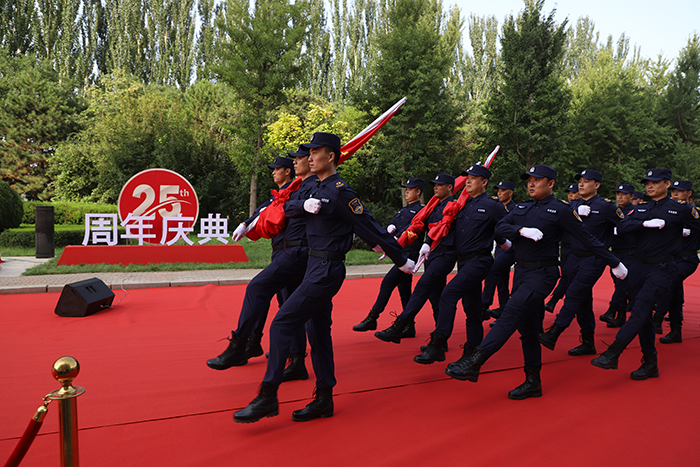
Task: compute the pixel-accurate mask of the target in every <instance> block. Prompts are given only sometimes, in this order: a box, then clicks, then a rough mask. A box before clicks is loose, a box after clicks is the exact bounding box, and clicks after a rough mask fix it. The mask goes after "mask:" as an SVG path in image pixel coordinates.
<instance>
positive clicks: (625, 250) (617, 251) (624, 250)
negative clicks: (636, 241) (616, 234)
mask: <svg viewBox="0 0 700 467" xmlns="http://www.w3.org/2000/svg"><path fill="white" fill-rule="evenodd" d="M630 251H633V249H632V248H619V249H618V248H613V249H612V252H613V253H615V254H616V255H624V254H625V253H629V252H630Z"/></svg>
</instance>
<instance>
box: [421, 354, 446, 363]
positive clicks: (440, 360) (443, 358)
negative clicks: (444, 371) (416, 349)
mask: <svg viewBox="0 0 700 467" xmlns="http://www.w3.org/2000/svg"><path fill="white" fill-rule="evenodd" d="M413 361H414V362H416V363H420V364H421V365H430V364H432V363H435V362H444V361H445V356H444V355H443V356H442V357H438V358H436V359H434V360H419V359H418V357H413Z"/></svg>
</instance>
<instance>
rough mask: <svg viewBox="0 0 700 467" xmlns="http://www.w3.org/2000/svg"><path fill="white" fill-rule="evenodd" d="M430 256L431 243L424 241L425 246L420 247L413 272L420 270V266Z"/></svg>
mask: <svg viewBox="0 0 700 467" xmlns="http://www.w3.org/2000/svg"><path fill="white" fill-rule="evenodd" d="M428 256H430V245H428V244H427V243H424V244H423V246H421V247H420V254H419V255H418V261H416V267H415V268H413V272H416V271H418V268H419V267H420V265H421V264H423V262H424V261H425V260H426V259H428Z"/></svg>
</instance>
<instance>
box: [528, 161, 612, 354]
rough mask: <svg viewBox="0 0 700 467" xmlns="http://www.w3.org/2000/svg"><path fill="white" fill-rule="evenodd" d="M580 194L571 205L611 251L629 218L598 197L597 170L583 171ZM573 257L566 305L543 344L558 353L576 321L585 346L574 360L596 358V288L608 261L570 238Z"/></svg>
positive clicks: (573, 351)
mask: <svg viewBox="0 0 700 467" xmlns="http://www.w3.org/2000/svg"><path fill="white" fill-rule="evenodd" d="M576 178H578V179H579V186H578V192H579V194H580V195H581V198H580V199H578V200H575V201H574V202H573V203H571V207H572V209H574V210H575V211H576V212H577V213H578V215H579V217H581V218H582V219H583V224H584V225H585V226H586V229H587V230H588V231H589V232H590V233H591V235H593V236H594V237H595V238H596V239H598V240H599V241H600V242H601V243H602V244H603V245H605V247H606V248H609V247H610V244H611V243H612V239H613V233H614V229H615V226H616V225H617V223H618V222H619V221H620V220H621V219H623V218H624V217H625V216H624V214H622V211H620V209H619V208H618V207H617V206H616V205H615V204H614V203H613V202H612V201H610V200H607V199H603V198H600V197H599V196H598V188H599V187H600V184H601V182H602V181H603V176H602V175H601V174H600V172H598V171H597V170H592V169H586V170H582V171H581V173H580V174H578V175H577V176H576ZM569 240H570V241H569V245H570V246H571V252H570V253H571V256H569V258H568V259H567V262H566V273H565V274H566V275H567V276H568V277H569V278H570V281H569V285H568V287H567V289H566V298H565V299H564V305H563V306H562V307H561V310H559V314H558V315H557V318H556V320H555V321H554V324H553V325H552V326H551V327H550V328H549V329H548V330H547V332H545V333H542V334H540V343H541V344H542V345H543V346H545V347H546V348H548V349H549V350H554V346H555V345H556V343H557V339H558V338H559V336H560V335H561V333H562V332H564V330H565V329H566V328H567V327H569V325H570V324H571V322H572V321H573V319H574V317H576V320H577V321H578V324H579V326H580V327H581V345H579V346H577V347H575V348H573V349H571V350H569V355H571V356H572V357H580V356H582V355H595V354H596V351H595V340H594V332H595V322H596V319H595V315H594V314H593V286H594V285H595V284H596V282H598V279H600V276H602V275H603V272H605V265H606V264H605V263H606V262H605V260H604V259H603V258H602V257H599V256H596V255H595V254H594V253H593V252H592V251H589V250H588V249H586V247H585V245H583V244H582V243H581V242H579V241H578V240H577V239H576V238H575V237H569Z"/></svg>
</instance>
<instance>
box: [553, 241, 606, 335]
mask: <svg viewBox="0 0 700 467" xmlns="http://www.w3.org/2000/svg"><path fill="white" fill-rule="evenodd" d="M605 267H606V264H605V261H603V259H602V258H599V257H598V256H588V257H585V258H580V257H578V256H576V255H573V254H572V255H571V256H569V259H567V260H566V266H564V268H565V270H566V271H567V275H568V276H569V279H570V280H569V286H568V288H567V289H566V298H565V299H564V305H562V307H561V310H559V314H558V315H557V318H556V320H555V321H554V322H555V323H556V324H557V325H559V326H561V327H563V328H566V327H569V325H570V324H571V322H572V321H573V320H574V317H576V320H577V321H578V324H579V326H580V327H581V333H583V334H589V333H593V332H595V316H594V315H593V286H594V285H595V284H596V282H598V279H600V276H602V275H603V272H605Z"/></svg>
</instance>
